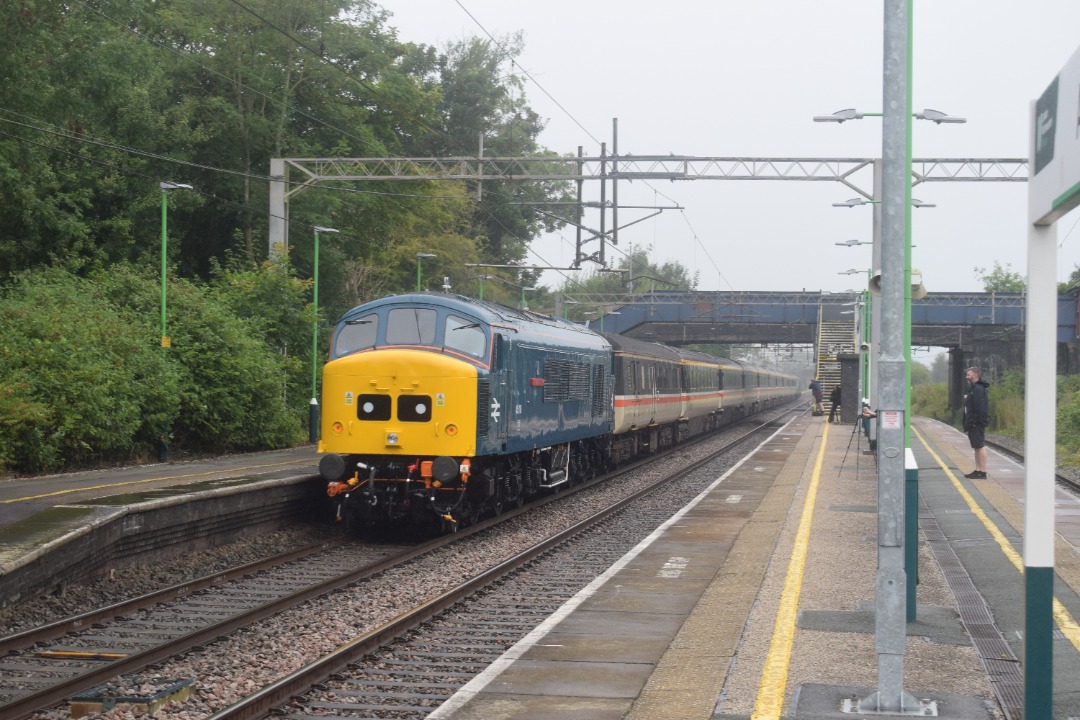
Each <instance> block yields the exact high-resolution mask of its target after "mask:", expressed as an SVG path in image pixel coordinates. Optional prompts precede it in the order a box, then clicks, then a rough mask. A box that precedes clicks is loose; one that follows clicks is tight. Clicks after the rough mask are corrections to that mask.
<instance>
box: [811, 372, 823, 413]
mask: <svg viewBox="0 0 1080 720" xmlns="http://www.w3.org/2000/svg"><path fill="white" fill-rule="evenodd" d="M809 388H810V392H811V393H813V395H814V413H813V414H814V415H824V414H825V404H824V403H823V402H822V400H824V399H825V388H823V387H821V381H820V380H818V379H817V378H814V379H813V380H811V381H810V385H809Z"/></svg>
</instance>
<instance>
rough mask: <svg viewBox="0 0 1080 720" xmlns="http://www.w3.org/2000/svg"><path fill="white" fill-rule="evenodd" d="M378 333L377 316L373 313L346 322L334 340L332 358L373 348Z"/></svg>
mask: <svg viewBox="0 0 1080 720" xmlns="http://www.w3.org/2000/svg"><path fill="white" fill-rule="evenodd" d="M378 332H379V316H378V315H375V314H374V313H372V314H371V315H365V316H364V317H361V318H356V319H355V320H346V321H345V324H344V325H342V326H341V330H339V331H338V334H337V337H335V338H334V357H341V356H343V355H348V354H350V353H354V352H356V351H357V350H366V349H368V348H371V347H375V335H376V334H377V333H378Z"/></svg>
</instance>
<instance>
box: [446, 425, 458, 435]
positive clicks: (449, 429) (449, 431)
mask: <svg viewBox="0 0 1080 720" xmlns="http://www.w3.org/2000/svg"><path fill="white" fill-rule="evenodd" d="M445 432H446V437H454V436H455V435H457V425H453V424H450V425H447V426H446V431H445Z"/></svg>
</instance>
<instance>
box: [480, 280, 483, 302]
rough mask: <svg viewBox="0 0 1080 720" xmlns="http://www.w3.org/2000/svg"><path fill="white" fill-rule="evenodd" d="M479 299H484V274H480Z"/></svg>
mask: <svg viewBox="0 0 1080 720" xmlns="http://www.w3.org/2000/svg"><path fill="white" fill-rule="evenodd" d="M480 299H481V300H483V299H484V276H483V275H481V276H480Z"/></svg>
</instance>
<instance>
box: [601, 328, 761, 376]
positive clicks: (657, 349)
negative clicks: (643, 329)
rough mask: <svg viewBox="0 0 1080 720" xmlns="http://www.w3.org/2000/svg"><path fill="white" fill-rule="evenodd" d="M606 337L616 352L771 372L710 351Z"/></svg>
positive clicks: (634, 339) (610, 334)
mask: <svg viewBox="0 0 1080 720" xmlns="http://www.w3.org/2000/svg"><path fill="white" fill-rule="evenodd" d="M604 337H605V338H607V341H608V342H610V343H611V347H612V348H614V350H615V351H616V352H627V353H634V354H635V355H644V356H646V357H655V358H662V359H664V360H671V361H673V362H678V361H679V360H691V361H695V362H702V363H708V364H710V365H718V366H720V367H722V368H727V369H729V370H751V371H754V372H770V371H768V370H765V369H764V368H759V367H757V366H755V365H751V364H750V363H747V362H743V361H741V360H733V359H732V358H725V357H718V356H716V355H710V354H708V353H703V352H699V351H697V350H686V349H683V348H677V347H669V346H668V345H662V344H660V343H657V342H647V341H645V340H638V339H636V338H632V337H627V336H625V335H616V334H615V333H604Z"/></svg>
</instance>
